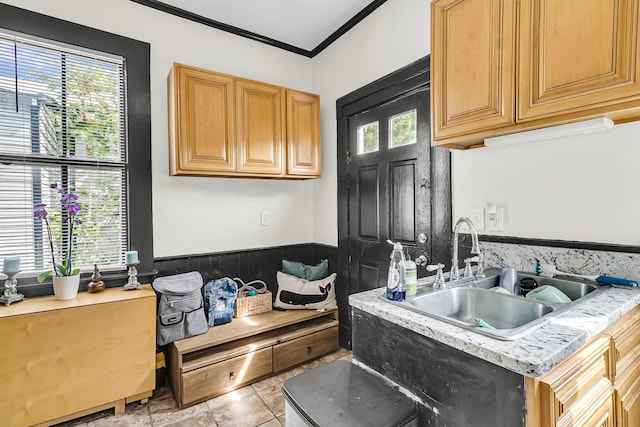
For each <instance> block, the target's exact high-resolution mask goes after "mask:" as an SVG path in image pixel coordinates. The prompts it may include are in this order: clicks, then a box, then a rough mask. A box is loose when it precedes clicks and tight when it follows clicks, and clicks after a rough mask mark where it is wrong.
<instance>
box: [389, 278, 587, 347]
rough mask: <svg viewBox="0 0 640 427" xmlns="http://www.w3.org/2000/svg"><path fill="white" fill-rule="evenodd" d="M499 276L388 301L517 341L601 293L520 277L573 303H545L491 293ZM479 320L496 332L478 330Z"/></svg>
mask: <svg viewBox="0 0 640 427" xmlns="http://www.w3.org/2000/svg"><path fill="white" fill-rule="evenodd" d="M498 273H499V272H498V271H493V270H489V271H488V275H487V277H486V278H484V279H482V280H475V281H469V282H467V283H465V284H459V285H454V286H452V285H451V284H448V285H449V286H451V287H449V288H446V289H433V288H432V287H421V288H419V289H418V292H417V294H416V295H415V296H412V297H408V298H407V299H406V301H403V302H395V301H389V300H386V298H385V300H386V301H389V302H390V303H392V304H396V305H400V306H402V307H404V308H406V309H409V310H412V311H415V312H417V313H421V314H424V315H427V316H430V317H433V318H436V319H439V320H442V321H445V322H448V323H451V324H454V325H456V326H460V327H463V328H467V329H469V330H472V331H474V332H477V333H479V334H484V335H488V336H490V337H493V338H498V339H502V340H514V339H517V338H520V337H522V336H524V335H526V334H528V333H530V332H532V331H533V330H535V329H537V328H540V327H541V326H543V325H544V324H546V323H548V322H549V321H550V320H551V319H553V318H554V317H557V316H558V315H560V314H562V313H563V312H565V311H566V310H568V309H570V308H571V307H573V306H574V305H575V303H576V302H577V301H579V300H581V299H582V298H585V297H586V296H588V295H594V294H595V293H597V292H598V290H599V286H598V285H595V284H591V283H585V282H581V281H574V280H565V279H558V278H547V277H538V276H534V275H529V274H525V273H519V274H518V277H519V279H522V278H524V277H530V278H534V279H535V280H536V282H538V286H542V285H551V286H555V287H557V288H558V289H560V290H561V291H562V292H564V293H565V294H566V295H567V296H568V297H569V298H570V299H571V302H569V303H566V304H554V303H544V302H539V301H534V300H531V299H526V298H524V297H522V296H514V295H509V294H504V293H499V292H494V291H490V290H488V289H489V288H493V287H495V286H498V284H499V280H500V278H499V274H498ZM382 298H384V296H383V297H382ZM478 320H482V321H483V322H484V323H486V324H488V325H490V326H492V327H493V328H495V329H490V328H485V327H478V326H477V321H478Z"/></svg>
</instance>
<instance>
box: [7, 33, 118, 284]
mask: <svg viewBox="0 0 640 427" xmlns="http://www.w3.org/2000/svg"><path fill="white" fill-rule="evenodd" d="M125 125H126V121H125V96H124V64H123V58H121V57H113V56H111V55H105V54H100V53H97V52H90V51H86V50H80V49H78V48H75V47H71V46H66V45H61V44H53V43H51V42H46V41H42V40H39V39H35V38H33V37H28V36H23V35H17V34H12V33H8V32H2V31H0V180H1V181H2V182H3V183H4V185H3V186H2V188H0V201H1V202H2V204H3V206H6V209H2V210H1V211H0V248H1V249H0V252H1V255H2V256H3V257H5V256H20V258H21V260H22V263H21V268H22V270H23V271H24V272H29V271H37V270H44V269H49V268H51V255H52V254H51V251H52V248H51V247H50V246H49V244H48V239H47V231H46V227H44V223H43V222H42V220H40V219H34V217H33V206H34V204H37V203H44V204H46V205H47V210H48V211H49V219H50V221H49V222H50V224H51V227H52V231H53V233H52V235H53V243H54V247H53V252H54V254H55V256H56V259H57V260H59V259H61V256H62V253H63V251H66V250H67V249H68V248H66V247H65V245H66V242H68V238H67V237H66V235H67V234H68V232H69V230H68V228H67V227H65V226H63V225H62V224H63V223H64V221H61V220H60V219H61V218H60V214H61V210H60V203H59V197H58V193H57V192H56V190H55V189H52V188H51V184H54V183H56V184H58V185H59V186H61V187H63V188H66V189H69V190H71V191H73V192H74V193H75V194H77V195H78V196H79V202H80V204H81V205H82V207H83V211H82V212H81V213H80V215H79V219H81V220H82V225H81V226H79V228H78V229H77V232H76V233H74V241H75V242H74V251H73V252H72V254H73V265H74V266H76V267H80V268H84V269H86V270H88V269H91V268H92V267H93V265H94V264H99V265H101V267H103V268H104V267H107V268H108V267H112V266H120V265H123V264H124V261H123V253H124V252H125V251H126V248H127V246H128V242H127V229H126V224H127V221H126V212H127V209H126V174H125V166H126V163H125V152H126V141H125V137H126V134H125Z"/></svg>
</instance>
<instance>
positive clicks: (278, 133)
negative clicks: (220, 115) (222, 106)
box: [236, 79, 284, 175]
mask: <svg viewBox="0 0 640 427" xmlns="http://www.w3.org/2000/svg"><path fill="white" fill-rule="evenodd" d="M283 92H284V89H282V88H280V87H277V86H272V85H268V84H265V83H258V82H253V81H250V80H244V79H236V120H237V134H236V138H237V139H236V145H237V147H238V172H246V173H260V174H270V175H282V151H283V150H282V148H283V147H282V146H283V129H282V117H283V116H284V112H283V109H284V102H283V99H282V98H283Z"/></svg>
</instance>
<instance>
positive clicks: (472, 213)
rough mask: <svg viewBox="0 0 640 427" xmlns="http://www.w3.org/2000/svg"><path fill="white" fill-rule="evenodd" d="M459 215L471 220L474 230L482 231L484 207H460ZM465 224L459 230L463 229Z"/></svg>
mask: <svg viewBox="0 0 640 427" xmlns="http://www.w3.org/2000/svg"><path fill="white" fill-rule="evenodd" d="M461 216H463V217H467V218H469V219H470V220H471V222H473V226H474V227H475V228H476V231H484V208H466V209H462V214H461ZM464 229H466V227H465V226H463V227H462V229H461V230H463V231H464Z"/></svg>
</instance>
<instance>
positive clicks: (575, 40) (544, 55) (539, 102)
mask: <svg viewBox="0 0 640 427" xmlns="http://www.w3.org/2000/svg"><path fill="white" fill-rule="evenodd" d="M638 3H639V1H638V0H618V1H613V0H606V1H605V0H602V1H584V0H562V1H557V0H522V1H521V6H520V26H519V40H520V63H519V83H518V85H519V87H518V114H517V120H518V121H525V120H533V119H541V118H545V117H551V116H554V115H558V114H570V113H578V112H583V113H582V114H580V115H581V116H583V117H584V116H585V114H584V112H586V111H590V110H593V111H592V112H593V113H598V112H600V113H602V112H605V111H608V110H615V109H622V108H623V107H624V106H621V105H620V104H621V103H623V102H626V101H634V100H635V101H636V105H637V100H640V68H639V65H640V64H638V56H639V52H640V43H638V13H639V11H638ZM615 104H618V105H617V106H616V105H615Z"/></svg>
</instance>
